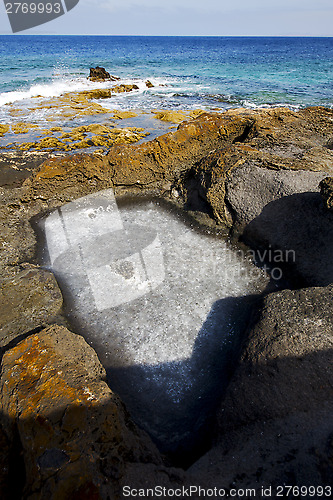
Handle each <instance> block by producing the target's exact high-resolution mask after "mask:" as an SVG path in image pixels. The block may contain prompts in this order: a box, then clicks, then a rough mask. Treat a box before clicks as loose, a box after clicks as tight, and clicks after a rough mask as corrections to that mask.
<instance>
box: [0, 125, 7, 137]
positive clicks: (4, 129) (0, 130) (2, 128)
mask: <svg viewBox="0 0 333 500" xmlns="http://www.w3.org/2000/svg"><path fill="white" fill-rule="evenodd" d="M8 131H9V125H0V137H2V136H3V135H5V134H7V132H8Z"/></svg>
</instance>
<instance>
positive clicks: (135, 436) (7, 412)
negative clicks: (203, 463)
mask: <svg viewBox="0 0 333 500" xmlns="http://www.w3.org/2000/svg"><path fill="white" fill-rule="evenodd" d="M104 379H105V372H104V369H103V367H102V366H101V364H100V363H99V361H98V358H97V355H96V354H95V352H94V351H93V349H92V348H91V347H89V346H88V345H87V344H86V342H85V341H84V339H83V338H82V337H80V336H79V335H75V334H73V333H71V332H70V331H68V330H67V329H66V328H64V327H59V326H52V327H49V328H47V329H45V330H43V331H41V332H39V333H38V334H34V335H31V336H29V337H28V338H26V339H25V340H23V341H22V342H20V343H19V344H18V345H16V346H15V347H13V348H12V349H11V350H9V351H8V352H6V353H5V354H4V356H3V359H2V365H1V376H0V384H1V396H0V412H1V416H2V422H3V431H4V433H5V437H6V439H7V440H8V441H9V442H11V443H12V444H13V446H15V447H16V448H15V450H16V453H17V455H16V457H15V453H14V457H13V461H12V463H11V464H10V467H14V466H15V465H16V467H17V471H16V481H17V485H20V486H21V487H23V490H22V492H21V494H22V496H23V497H24V498H29V499H37V498H50V499H56V498H61V499H70V498H71V499H74V498H80V499H82V498H87V499H88V498H89V499H92V498H96V499H107V498H120V484H121V482H122V481H125V480H126V474H127V473H129V474H131V475H133V470H136V472H137V474H138V476H139V481H142V478H141V477H140V475H141V474H142V473H143V469H144V466H142V464H145V463H149V464H151V466H152V465H153V464H155V469H156V470H158V467H159V468H160V469H161V470H160V473H161V471H163V466H162V464H161V458H160V457H159V454H158V452H157V450H156V448H155V447H154V446H153V445H152V443H151V441H150V439H149V438H148V437H147V436H146V435H145V434H144V433H143V432H142V431H140V430H139V429H137V428H136V427H135V425H134V424H133V423H132V422H131V420H130V417H129V415H128V414H127V412H126V410H125V408H124V406H123V405H122V403H121V401H120V400H119V398H118V397H117V396H116V395H115V394H113V393H112V392H111V391H110V389H109V387H108V386H107V384H106V383H105V381H104ZM0 438H1V434H0ZM20 450H21V451H20ZM20 453H21V454H22V458H23V464H22V466H21V469H20V468H19V463H16V464H15V458H16V460H19V458H20ZM140 466H141V470H140ZM151 466H150V467H148V469H149V470H151ZM156 466H158V467H156ZM142 467H143V469H142ZM149 470H148V474H149ZM13 472H14V471H9V473H13ZM180 477H181V476H180ZM11 498H12V497H11Z"/></svg>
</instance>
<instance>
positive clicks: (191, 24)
mask: <svg viewBox="0 0 333 500" xmlns="http://www.w3.org/2000/svg"><path fill="white" fill-rule="evenodd" d="M8 1H10V0H6V2H8ZM14 1H16V2H17V1H18V0H14ZM59 1H62V0H59ZM36 2H37V3H38V0H36ZM0 33H1V34H10V33H11V28H10V24H9V21H8V18H7V14H6V11H5V7H4V2H3V1H2V0H0ZM22 34H54V35H57V34H86V35H95V34H99V35H177V36H179V35H182V36H333V1H332V0H237V1H232V0H200V1H199V0H165V1H163V0H121V1H119V0H80V1H79V3H78V5H77V6H76V7H74V8H73V9H72V10H71V11H70V12H68V13H66V14H65V15H64V16H61V17H59V18H58V19H55V20H53V21H50V22H48V23H46V24H44V25H41V26H39V27H37V28H32V29H30V30H26V31H24V32H22Z"/></svg>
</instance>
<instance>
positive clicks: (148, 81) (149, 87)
mask: <svg viewBox="0 0 333 500" xmlns="http://www.w3.org/2000/svg"><path fill="white" fill-rule="evenodd" d="M146 87H148V89H151V88H153V87H154V85H153V84H152V83H151V81H150V80H147V81H146Z"/></svg>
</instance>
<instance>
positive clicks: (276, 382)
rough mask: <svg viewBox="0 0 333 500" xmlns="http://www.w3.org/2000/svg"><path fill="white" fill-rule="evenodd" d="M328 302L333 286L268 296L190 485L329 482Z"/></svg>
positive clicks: (332, 401) (331, 336) (331, 372)
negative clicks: (212, 444)
mask: <svg viewBox="0 0 333 500" xmlns="http://www.w3.org/2000/svg"><path fill="white" fill-rule="evenodd" d="M332 300H333V286H329V287H327V288H309V289H304V290H299V291H291V290H284V291H282V292H278V293H272V294H270V295H268V296H267V297H266V298H265V300H264V303H263V308H262V310H261V312H260V315H259V316H258V317H257V318H256V322H255V323H254V326H252V328H251V329H250V331H249V336H248V340H247V343H246V345H245V347H244V351H243V354H242V356H241V360H240V363H239V367H238V368H237V370H236V372H235V374H234V376H233V380H232V382H231V384H230V386H229V388H228V391H227V396H226V398H225V400H224V401H223V403H222V405H221V407H220V411H219V416H218V419H219V437H218V439H217V441H218V444H217V445H216V446H215V447H214V448H213V449H212V450H210V451H209V452H208V453H207V454H206V455H205V456H203V457H202V458H201V459H199V460H198V462H197V463H196V464H194V465H193V466H192V467H191V468H190V470H189V471H188V474H189V479H188V482H190V481H191V479H190V478H192V481H193V478H195V479H196V481H197V482H198V483H199V484H203V485H210V486H211V485H212V484H214V486H215V485H216V486H219V487H223V488H228V487H229V488H237V487H242V488H246V487H248V488H250V487H251V488H255V489H256V490H257V493H260V488H261V486H265V487H269V486H273V488H275V487H276V485H283V484H292V485H298V486H300V485H307V486H310V485H312V486H313V485H325V484H332V480H333V462H332V451H333V446H332V437H333V423H332V411H333V363H332V361H333V310H332ZM275 493H276V490H275ZM258 496H259V495H258ZM259 497H260V496H259ZM271 497H272V498H277V497H276V496H275V495H274V491H273V495H272V496H271ZM260 498H261V497H260Z"/></svg>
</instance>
